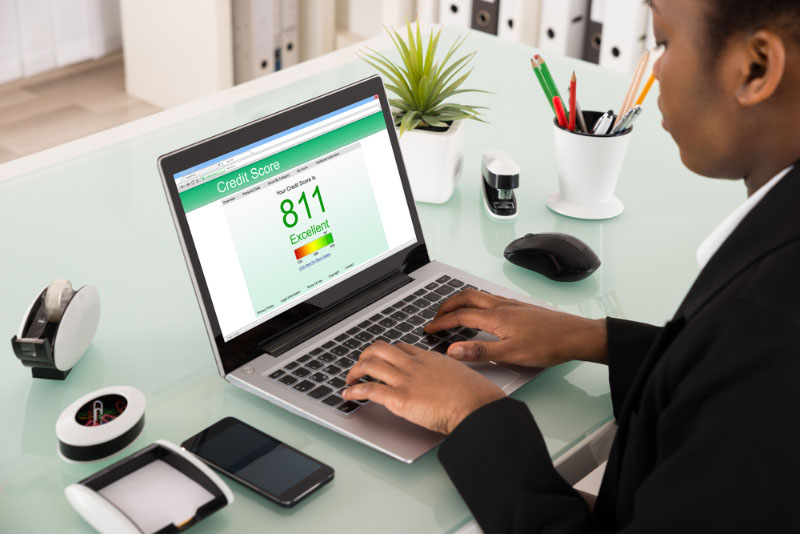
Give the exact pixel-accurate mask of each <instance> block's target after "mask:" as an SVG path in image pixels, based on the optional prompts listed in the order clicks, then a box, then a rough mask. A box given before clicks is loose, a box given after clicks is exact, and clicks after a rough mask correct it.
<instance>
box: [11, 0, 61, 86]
mask: <svg viewBox="0 0 800 534" xmlns="http://www.w3.org/2000/svg"><path fill="white" fill-rule="evenodd" d="M17 15H18V16H19V32H20V48H21V49H22V73H23V75H25V76H33V75H34V74H38V73H40V72H44V71H46V70H48V69H52V68H53V67H55V66H56V56H55V50H54V46H53V45H54V43H53V34H52V32H51V31H50V28H51V20H52V13H51V11H50V2H49V1H48V0H26V1H25V2H17Z"/></svg>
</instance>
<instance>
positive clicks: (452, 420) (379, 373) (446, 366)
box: [342, 341, 505, 434]
mask: <svg viewBox="0 0 800 534" xmlns="http://www.w3.org/2000/svg"><path fill="white" fill-rule="evenodd" d="M365 376H371V377H372V378H374V379H376V380H379V381H381V382H383V383H379V382H363V383H359V382H358V379H359V378H362V377H365ZM347 384H348V385H350V386H351V387H349V388H347V389H346V390H344V392H343V393H342V396H343V397H344V398H345V399H348V400H360V399H369V400H371V401H373V402H377V403H378V404H382V405H384V406H386V408H387V409H389V411H391V412H392V413H394V414H395V415H399V416H400V417H403V418H405V419H408V420H409V421H411V422H412V423H416V424H418V425H420V426H424V427H425V428H428V429H430V430H433V431H435V432H440V433H442V434H449V433H450V432H452V431H453V429H455V428H456V426H458V424H459V423H460V422H461V421H462V420H463V419H464V418H465V417H466V416H468V415H469V414H471V413H472V412H474V411H475V410H477V409H478V408H480V407H481V406H484V405H486V404H489V403H490V402H493V401H495V400H498V399H501V398H503V397H505V393H503V390H502V389H500V388H499V387H498V386H497V385H495V384H494V383H493V382H491V381H490V380H488V379H487V378H485V377H483V376H482V375H480V374H479V373H477V372H475V371H473V370H472V369H470V368H469V367H468V366H467V365H465V364H463V363H462V362H459V361H457V360H454V359H452V358H449V357H447V356H445V355H443V354H440V353H438V352H428V351H426V350H422V349H420V348H417V347H414V346H412V345H407V344H405V343H398V344H396V345H389V344H388V343H385V342H382V341H378V342H377V343H375V344H373V345H371V346H369V347H367V349H365V350H364V352H362V353H361V356H360V357H359V359H358V362H357V363H356V364H355V365H354V366H353V368H352V369H351V370H350V373H349V374H348V375H347Z"/></svg>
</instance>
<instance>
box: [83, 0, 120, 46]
mask: <svg viewBox="0 0 800 534" xmlns="http://www.w3.org/2000/svg"><path fill="white" fill-rule="evenodd" d="M87 5H88V8H89V10H88V16H89V48H90V52H91V57H92V58H95V59H97V58H99V57H103V56H105V55H106V54H108V53H110V52H113V51H114V50H119V49H120V48H122V23H121V17H120V10H119V0H88V2H87Z"/></svg>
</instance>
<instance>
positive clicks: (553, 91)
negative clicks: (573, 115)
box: [533, 54, 569, 122]
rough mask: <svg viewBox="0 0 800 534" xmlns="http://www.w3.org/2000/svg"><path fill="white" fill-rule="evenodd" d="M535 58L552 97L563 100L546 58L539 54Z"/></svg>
mask: <svg viewBox="0 0 800 534" xmlns="http://www.w3.org/2000/svg"><path fill="white" fill-rule="evenodd" d="M533 57H534V59H535V60H536V61H537V63H538V64H539V67H540V68H541V69H542V77H543V78H544V81H545V83H547V86H548V87H549V88H550V95H551V96H553V97H556V96H557V97H558V98H561V93H559V92H558V87H556V82H555V81H554V80H553V75H552V74H550V69H549V68H548V67H547V63H545V62H544V58H543V57H542V56H540V55H539V54H536V55H535V56H533ZM551 100H552V99H551ZM562 101H563V99H562ZM567 122H569V111H567Z"/></svg>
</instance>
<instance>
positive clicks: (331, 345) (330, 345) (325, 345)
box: [322, 341, 336, 349]
mask: <svg viewBox="0 0 800 534" xmlns="http://www.w3.org/2000/svg"><path fill="white" fill-rule="evenodd" d="M334 345H336V343H334V342H333V341H328V342H327V343H323V344H322V348H323V349H329V348H331V347H333V346H334Z"/></svg>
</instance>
